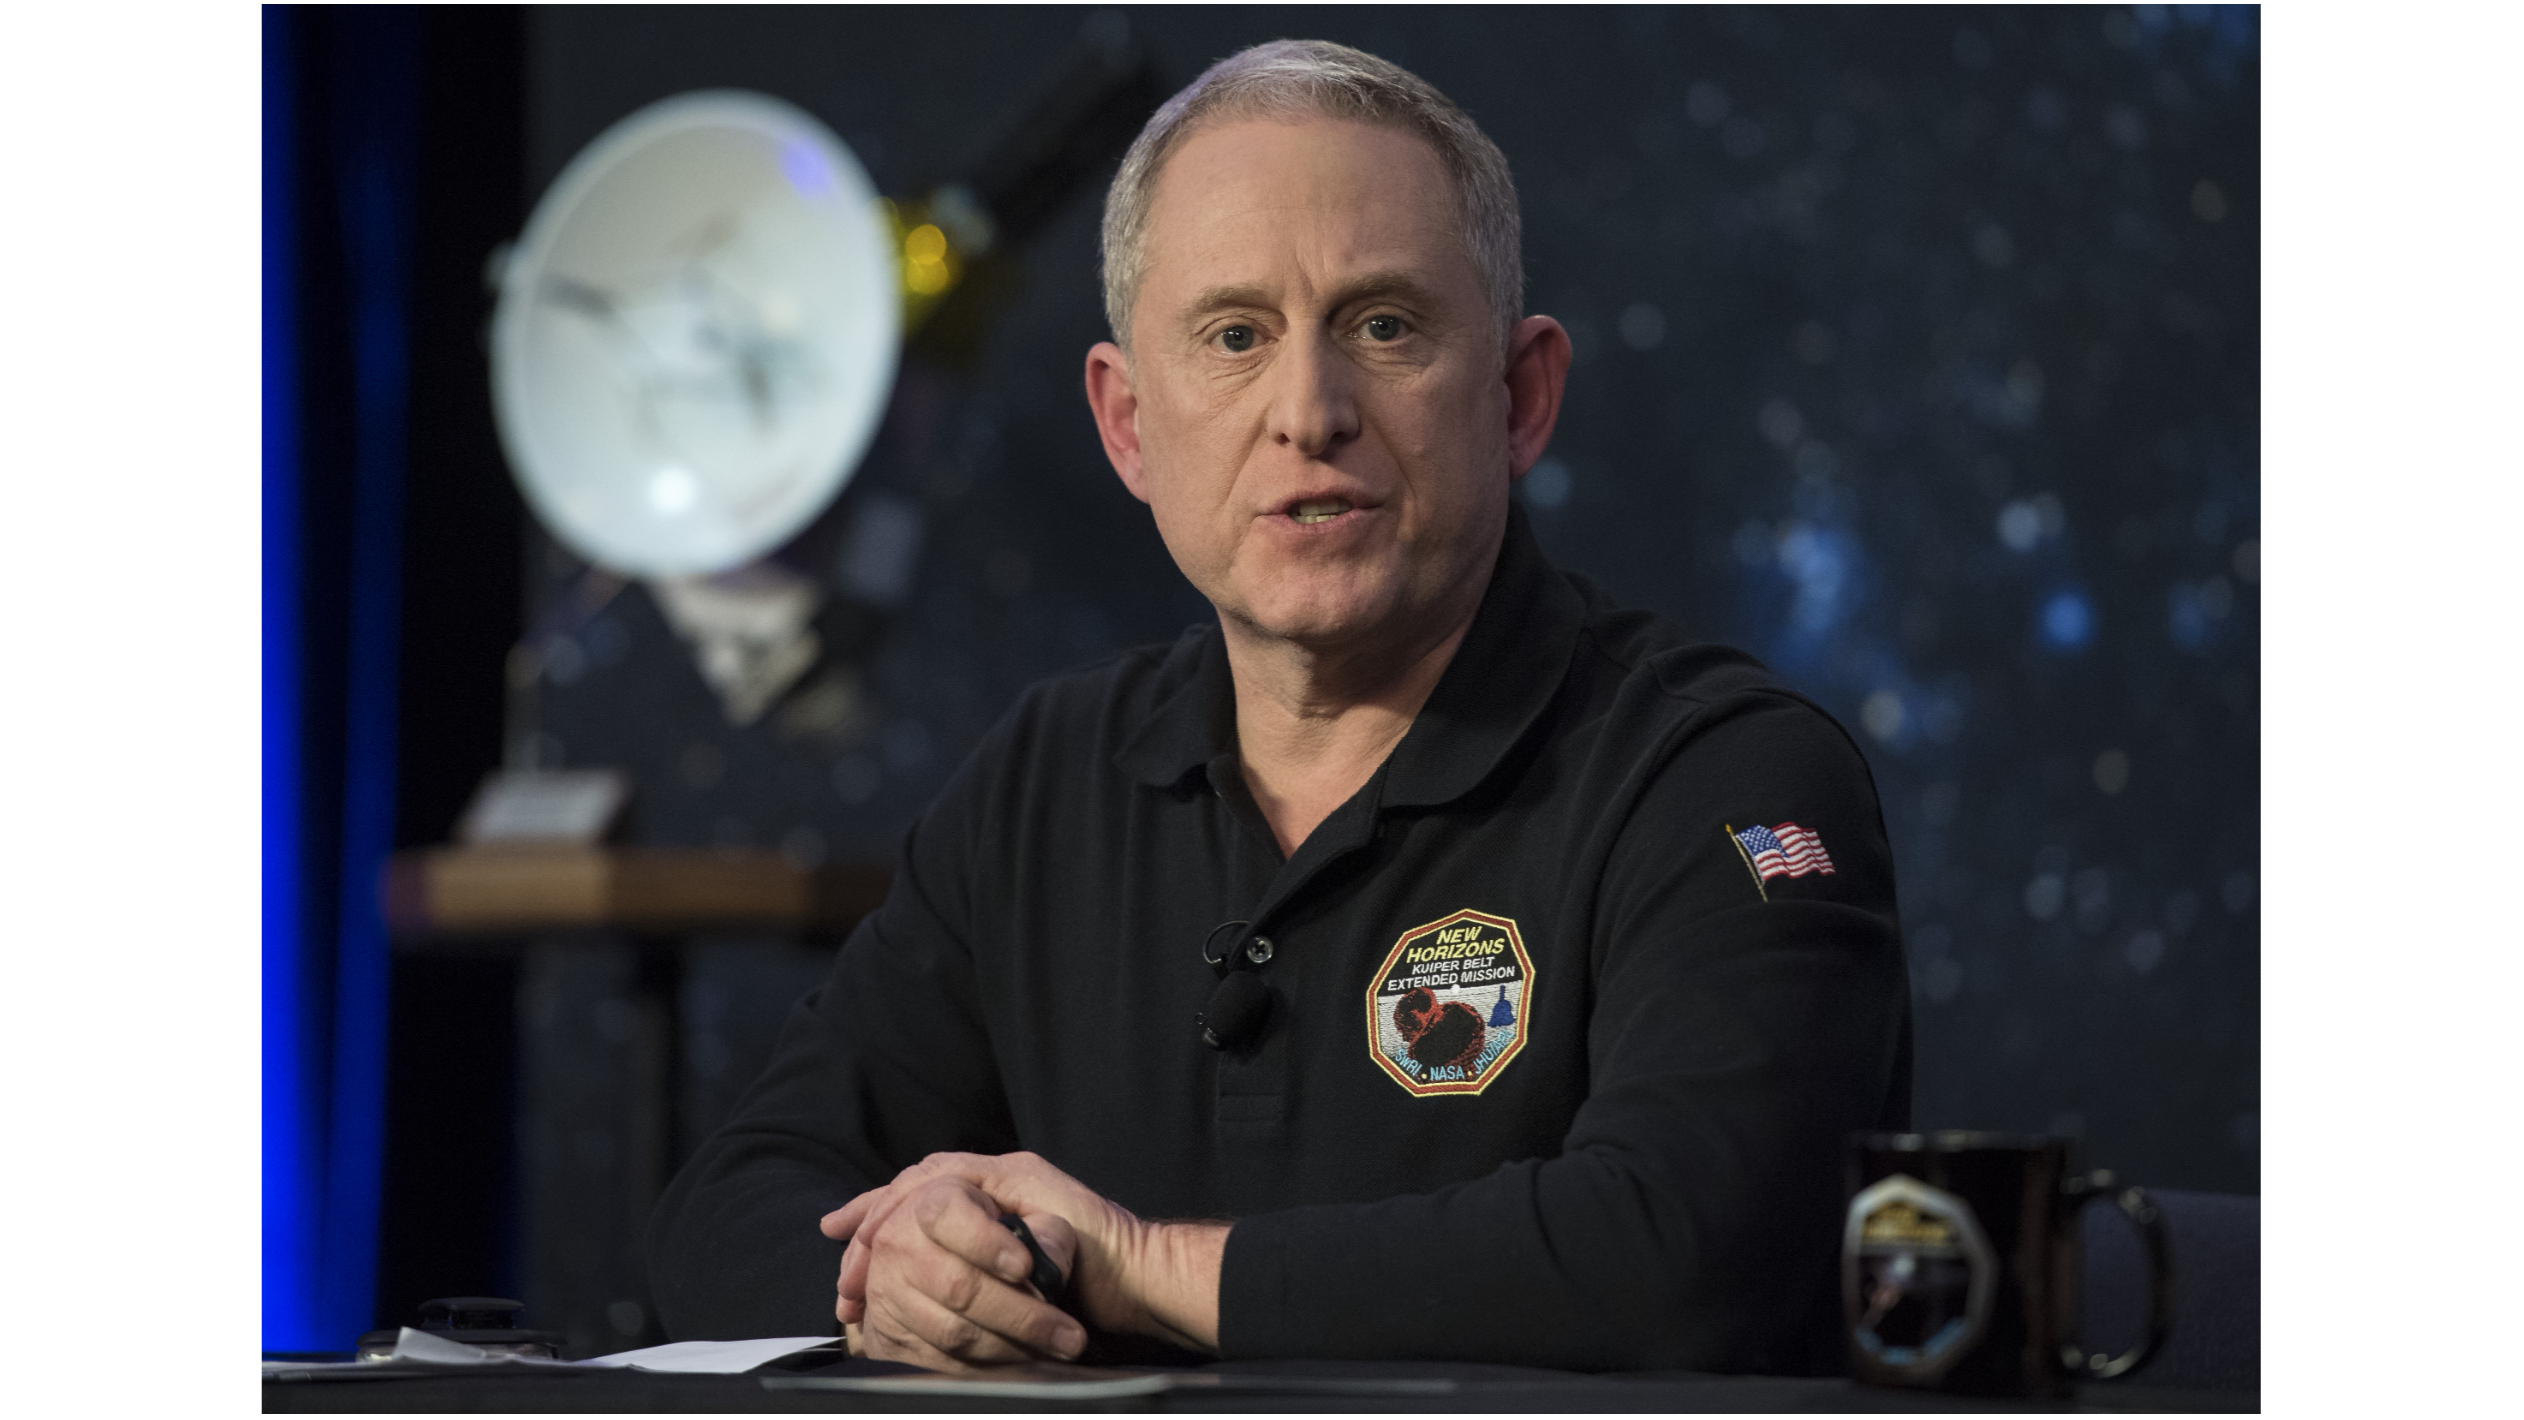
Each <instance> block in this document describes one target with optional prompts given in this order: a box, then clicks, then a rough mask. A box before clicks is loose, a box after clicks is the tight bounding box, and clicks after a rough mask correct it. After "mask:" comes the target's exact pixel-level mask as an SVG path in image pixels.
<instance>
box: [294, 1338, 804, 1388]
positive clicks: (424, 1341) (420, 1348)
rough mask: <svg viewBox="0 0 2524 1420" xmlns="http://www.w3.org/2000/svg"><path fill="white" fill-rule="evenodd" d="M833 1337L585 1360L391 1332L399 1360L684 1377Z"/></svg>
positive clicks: (310, 1367) (734, 1367)
mask: <svg viewBox="0 0 2524 1420" xmlns="http://www.w3.org/2000/svg"><path fill="white" fill-rule="evenodd" d="M840 1340H841V1338H840V1337H837V1336H766V1337H758V1338H755V1339H753V1340H750V1341H669V1342H667V1343H666V1344H665V1345H663V1346H643V1347H641V1348H640V1349H639V1350H637V1351H616V1352H615V1353H613V1354H612V1355H610V1356H597V1357H593V1358H591V1359H589V1360H585V1361H556V1360H553V1359H552V1358H551V1357H549V1356H519V1355H515V1354H513V1353H510V1352H505V1351H485V1350H483V1349H482V1348H481V1347H479V1346H474V1345H470V1344H468V1343H466V1342H462V1341H455V1340H450V1339H449V1338H447V1337H445V1336H438V1335H433V1334H431V1333H430V1332H426V1331H416V1330H414V1329H413V1328H411V1327H408V1326H407V1327H404V1328H403V1329H402V1330H401V1331H399V1332H397V1333H396V1334H395V1339H394V1356H393V1359H394V1360H397V1361H425V1362H428V1363H429V1364H431V1365H436V1366H559V1367H562V1368H564V1369H568V1370H598V1371H618V1370H635V1371H663V1372H671V1373H676V1374H681V1375H688V1376H733V1375H738V1374H741V1373H743V1372H745V1371H750V1370H752V1369H754V1368H755V1367H756V1366H763V1365H768V1364H770V1363H771V1362H773V1361H777V1360H779V1359H780V1358H781V1357H783V1356H794V1355H796V1354H798V1353H799V1352H800V1351H812V1350H814V1349H815V1348H817V1347H819V1346H837V1345H838V1344H839V1343H840ZM375 1364H377V1363H376V1362H374V1361H337V1362H330V1363H323V1362H317V1363H310V1362H305V1361H265V1362H264V1363H263V1374H265V1375H267V1376H269V1375H273V1374H277V1373H281V1372H291V1373H294V1372H298V1371H349V1370H360V1369H363V1368H365V1367H368V1366H373V1365H375Z"/></svg>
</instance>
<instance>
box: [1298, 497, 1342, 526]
mask: <svg viewBox="0 0 2524 1420" xmlns="http://www.w3.org/2000/svg"><path fill="white" fill-rule="evenodd" d="M1349 510H1350V500H1349V499H1347V498H1309V499H1307V500H1306V501H1305V502H1303V503H1299V504H1298V505H1296V506H1295V507H1293V508H1290V509H1289V510H1288V515H1289V516H1290V517H1292V518H1295V519H1296V520H1297V521H1299V522H1301V523H1328V522H1330V521H1332V520H1333V519H1334V518H1337V517H1339V516H1341V515H1342V514H1343V513H1346V512H1348V511H1349Z"/></svg>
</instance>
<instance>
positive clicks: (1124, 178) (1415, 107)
mask: <svg viewBox="0 0 2524 1420" xmlns="http://www.w3.org/2000/svg"><path fill="white" fill-rule="evenodd" d="M1264 117H1267V118H1312V117H1320V118H1342V119H1354V120H1357V121H1360V122H1364V123H1374V124H1382V125H1385V126H1387V127H1392V128H1400V129H1402V130H1404V131H1406V132H1409V133H1414V134H1417V135H1418V136H1419V137H1421V138H1422V139H1424V140H1426V141H1427V143H1428V145H1429V146H1430V147H1431V148H1433V149H1435V150H1436V152H1437V157H1438V160H1439V161H1440V162H1441V163H1443V164H1444V165H1445V167H1446V174H1447V176H1448V178H1450V179H1451V180H1452V181H1453V184H1454V188H1455V207H1456V218H1457V223H1458V226H1459V228H1460V230H1461V232H1462V234H1463V239H1464V248H1465V250H1466V252H1467V253H1468V254H1470V256H1471V257H1472V264H1473V266H1474V268H1475V269H1476V270H1478V271H1479V272H1480V275H1481V284H1482V286H1483V288H1484V294H1486V295H1487V296H1488V297H1489V301H1490V309H1491V312H1492V314H1493V315H1494V316H1495V317H1496V323H1497V327H1498V343H1499V349H1500V351H1501V352H1502V353H1504V352H1505V351H1506V349H1507V344H1508V340H1509V337H1510V336H1511V334H1512V333H1513V332H1514V330H1515V329H1516V323H1517V322H1518V321H1519V320H1521V319H1523V317H1524V314H1525V251H1524V224H1523V220H1522V219H1521V217H1520V216H1519V215H1518V213H1517V208H1516V182H1515V179H1513V178H1512V177H1510V176H1509V175H1508V170H1507V155H1505V154H1503V153H1501V152H1500V151H1499V145H1497V144H1496V143H1493V142H1491V141H1490V139H1489V135H1487V134H1485V133H1483V132H1482V131H1481V129H1480V128H1479V127H1478V126H1477V125H1475V124H1474V123H1473V121H1472V119H1471V118H1470V117H1468V116H1466V115H1465V113H1464V111H1463V110H1462V109H1459V108H1457V107H1455V104H1454V101H1453V100H1451V99H1449V98H1447V97H1446V96H1445V95H1444V94H1441V93H1439V92H1438V91H1437V90H1436V89H1434V88H1432V87H1430V86H1429V84H1428V82H1427V81H1426V80H1423V79H1421V78H1420V77H1419V76H1418V75H1416V74H1413V73H1411V72H1410V71H1408V70H1406V69H1403V68H1401V67H1400V66H1398V65H1394V64H1389V63H1387V62H1385V61H1384V60H1382V59H1379V58H1377V57H1376V56H1374V55H1372V54H1368V53H1365V52H1363V51H1360V50H1355V49H1352V48H1350V47H1349V46H1347V45H1341V44H1333V43H1330V42H1329V41H1326V40H1318V39H1279V40H1272V41H1271V42H1269V43H1268V44H1257V45H1255V46H1253V47H1252V48H1250V49H1246V50H1242V51H1240V52H1238V53H1235V54H1231V55H1229V56H1227V57H1226V58H1225V59H1222V60H1220V61H1218V62H1217V63H1216V64H1213V65H1211V66H1210V67H1209V70H1208V72H1206V73H1204V74H1202V75H1201V77H1199V78H1197V79H1195V80H1193V81H1192V82H1191V83H1190V84H1189V85H1187V86H1186V87H1185V88H1184V90H1183V92H1181V93H1179V94H1176V95H1175V96H1174V97H1173V98H1170V99H1168V100H1166V101H1165V104H1164V105H1163V106H1162V107H1160V108H1159V109H1158V110H1157V111H1156V112H1155V113H1154V114H1152V115H1150V116H1149V119H1148V125H1147V126H1146V127H1145V128H1142V129H1141V130H1140V131H1139V138H1138V139H1137V141H1135V142H1133V143H1132V144H1131V146H1130V151H1129V152H1128V153H1126V154H1124V155H1123V157H1122V169H1121V171H1120V172H1118V173H1116V174H1115V175H1114V177H1113V186H1112V189H1111V190H1110V191H1108V192H1107V193H1106V194H1105V198H1104V315H1105V319H1106V320H1108V321H1110V322H1111V323H1112V326H1113V339H1114V340H1115V342H1117V343H1118V344H1120V345H1121V347H1122V348H1123V349H1124V350H1125V351H1127V350H1129V349H1130V344H1131V336H1130V330H1131V307H1132V306H1133V305H1134V304H1135V303H1136V302H1137V301H1138V299H1139V286H1140V282H1141V280H1142V279H1143V278H1144V277H1145V276H1146V275H1147V273H1148V249H1147V239H1148V208H1149V204H1150V202H1151V201H1152V200H1153V199H1154V198H1155V196H1156V190H1157V173H1158V170H1159V169H1160V168H1162V167H1163V166H1164V165H1165V160H1166V157H1167V155H1168V154H1169V153H1171V152H1173V151H1174V149H1175V147H1176V146H1177V145H1178V144H1180V143H1182V141H1183V140H1184V139H1185V138H1187V137H1189V136H1190V135H1191V133H1192V131H1193V130H1194V129H1195V128H1196V127H1197V126H1199V125H1200V124H1202V123H1204V122H1215V121H1219V120H1223V119H1230V118H1264Z"/></svg>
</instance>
